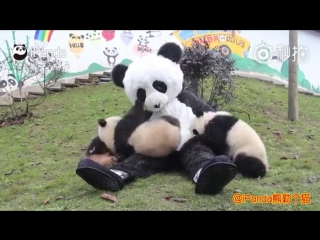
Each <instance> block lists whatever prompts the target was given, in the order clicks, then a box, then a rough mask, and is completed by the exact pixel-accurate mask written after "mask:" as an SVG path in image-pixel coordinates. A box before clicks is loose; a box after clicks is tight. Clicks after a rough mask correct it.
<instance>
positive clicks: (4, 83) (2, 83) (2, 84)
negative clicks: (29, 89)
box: [0, 74, 17, 89]
mask: <svg viewBox="0 0 320 240" xmlns="http://www.w3.org/2000/svg"><path fill="white" fill-rule="evenodd" d="M16 86H17V81H16V80H15V78H14V76H13V74H9V75H8V79H7V80H5V79H2V80H0V89H5V88H6V87H16Z"/></svg>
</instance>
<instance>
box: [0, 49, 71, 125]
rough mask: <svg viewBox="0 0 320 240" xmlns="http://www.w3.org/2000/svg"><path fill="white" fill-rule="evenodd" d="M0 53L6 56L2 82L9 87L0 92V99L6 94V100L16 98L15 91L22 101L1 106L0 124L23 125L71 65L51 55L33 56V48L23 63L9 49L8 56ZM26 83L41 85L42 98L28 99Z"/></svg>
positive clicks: (2, 62)
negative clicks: (24, 120)
mask: <svg viewBox="0 0 320 240" xmlns="http://www.w3.org/2000/svg"><path fill="white" fill-rule="evenodd" d="M1 51H2V53H4V54H3V55H4V59H3V60H2V61H0V71H1V73H2V77H1V78H0V82H2V83H3V84H5V85H7V86H6V88H1V89H0V91H1V94H0V96H1V95H2V96H3V95H7V99H13V98H14V95H13V91H18V93H19V94H18V95H20V96H21V101H20V102H14V101H13V103H12V104H8V106H4V107H1V109H0V110H1V111H0V124H6V123H7V124H19V123H21V122H23V119H24V118H28V117H31V116H32V115H33V114H32V110H33V109H34V108H35V107H37V106H39V105H40V104H42V103H43V102H44V101H45V99H46V98H47V96H48V94H49V92H50V88H51V87H52V86H54V85H55V84H56V82H57V81H58V80H59V79H61V78H62V77H63V75H64V74H65V73H66V72H67V70H68V65H67V64H65V63H64V62H63V61H62V60H60V59H58V58H55V57H54V56H53V55H52V54H51V53H48V54H46V56H43V54H42V55H38V54H33V53H32V49H30V51H28V52H30V54H28V56H27V57H26V58H25V59H24V60H22V61H17V60H15V59H14V58H13V56H12V55H11V54H10V52H9V50H8V53H7V54H5V52H4V51H3V50H2V49H1ZM43 52H45V51H43ZM4 73H5V74H4ZM4 78H6V79H4ZM26 81H30V82H31V84H32V85H38V86H39V87H40V90H41V92H42V95H41V96H39V97H37V98H36V99H30V98H29V97H28V96H25V95H26V93H25V90H24V87H25V82H26Z"/></svg>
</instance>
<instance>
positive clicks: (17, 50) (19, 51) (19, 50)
mask: <svg viewBox="0 0 320 240" xmlns="http://www.w3.org/2000/svg"><path fill="white" fill-rule="evenodd" d="M12 53H13V58H14V59H15V60H23V59H25V58H26V56H27V55H28V50H27V48H26V45H24V44H14V45H13V49H12Z"/></svg>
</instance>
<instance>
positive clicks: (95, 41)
mask: <svg viewBox="0 0 320 240" xmlns="http://www.w3.org/2000/svg"><path fill="white" fill-rule="evenodd" d="M86 39H87V40H89V41H90V43H91V44H92V45H94V46H97V45H99V44H100V41H101V35H100V33H99V32H97V30H92V31H91V32H89V33H87V34H86Z"/></svg>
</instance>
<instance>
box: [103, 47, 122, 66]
mask: <svg viewBox="0 0 320 240" xmlns="http://www.w3.org/2000/svg"><path fill="white" fill-rule="evenodd" d="M103 54H104V55H105V56H106V57H107V60H108V64H109V66H110V67H113V66H114V65H115V64H116V60H117V57H118V55H119V53H118V49H117V48H116V47H113V48H108V47H106V48H105V51H103Z"/></svg>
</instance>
